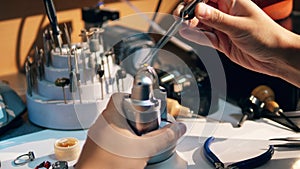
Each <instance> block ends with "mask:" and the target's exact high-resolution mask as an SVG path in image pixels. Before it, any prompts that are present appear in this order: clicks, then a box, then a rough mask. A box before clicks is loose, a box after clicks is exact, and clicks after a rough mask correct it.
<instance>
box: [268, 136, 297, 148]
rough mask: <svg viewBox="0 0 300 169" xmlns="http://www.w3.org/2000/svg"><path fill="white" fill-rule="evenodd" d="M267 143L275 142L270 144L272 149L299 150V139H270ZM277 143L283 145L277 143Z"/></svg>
mask: <svg viewBox="0 0 300 169" xmlns="http://www.w3.org/2000/svg"><path fill="white" fill-rule="evenodd" d="M269 141H271V142H274V141H275V142H276V143H275V144H272V145H273V146H274V147H286V148H300V137H283V138H271V139H269ZM279 141H280V142H281V141H282V142H284V143H278V142H279Z"/></svg>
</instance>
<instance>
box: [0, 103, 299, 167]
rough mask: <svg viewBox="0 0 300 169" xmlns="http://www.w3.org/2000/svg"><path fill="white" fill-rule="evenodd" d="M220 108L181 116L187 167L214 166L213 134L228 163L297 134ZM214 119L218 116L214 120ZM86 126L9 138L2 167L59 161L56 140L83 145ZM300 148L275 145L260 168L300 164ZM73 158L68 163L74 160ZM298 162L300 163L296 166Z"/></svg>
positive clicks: (1, 146) (1, 152)
mask: <svg viewBox="0 0 300 169" xmlns="http://www.w3.org/2000/svg"><path fill="white" fill-rule="evenodd" d="M219 104H220V105H221V106H220V109H219V110H218V111H217V112H216V113H213V114H212V115H211V116H209V119H210V120H208V119H204V118H203V119H178V121H182V122H183V123H185V124H186V126H187V132H186V134H185V135H184V137H182V138H181V139H180V140H179V141H178V145H177V149H176V150H177V151H176V152H177V153H176V154H177V155H178V157H179V158H180V159H181V160H183V161H185V162H186V163H187V168H188V169H196V168H197V169H198V168H205V169H208V168H213V166H212V165H210V164H209V163H208V162H207V161H206V160H205V159H204V156H203V155H202V146H203V142H204V141H205V139H206V138H207V137H210V136H214V137H216V141H215V142H214V143H213V144H212V146H211V148H212V150H213V152H215V153H216V154H217V155H218V157H219V158H220V159H221V160H222V161H223V162H224V163H225V164H228V163H232V162H236V161H240V160H243V159H247V158H250V157H254V156H257V155H258V154H261V153H262V152H264V151H265V150H266V149H267V148H268V145H269V141H268V139H270V138H278V137H287V136H289V137H291V136H294V137H295V136H298V137H300V134H299V133H295V132H293V131H291V130H289V129H287V128H285V127H284V126H281V125H279V124H277V123H275V122H272V121H270V120H267V119H260V120H257V121H250V120H248V121H246V122H245V123H244V125H243V126H242V127H241V128H236V127H234V126H235V124H236V123H237V121H238V118H237V117H240V116H239V115H241V112H240V109H239V108H238V107H236V106H234V105H232V104H230V103H227V102H225V101H222V100H221V101H220V102H219ZM211 119H215V120H211ZM86 134H87V130H76V131H61V130H51V129H45V130H42V131H39V132H35V133H31V134H26V135H23V136H19V137H14V138H10V139H6V140H3V141H1V142H0V159H1V163H2V164H1V165H2V167H1V168H5V169H6V168H18V169H30V168H34V167H35V166H36V165H38V164H40V163H41V162H43V161H50V162H54V161H56V159H55V156H54V147H53V146H54V142H55V141H56V140H57V139H59V138H62V137H70V136H72V137H76V138H78V139H79V142H80V145H81V146H82V145H83V143H84V141H85V139H86ZM29 151H33V152H34V153H35V156H36V159H35V160H34V161H32V162H30V163H28V164H26V165H23V166H13V163H12V161H13V160H14V159H15V158H16V157H18V156H19V155H21V154H26V153H28V152H29ZM299 154H300V149H299V148H298V149H275V153H274V155H273V157H272V159H271V161H269V162H268V163H267V164H265V165H263V166H262V167H260V168H270V169H271V168H272V169H276V168H278V169H279V168H280V169H281V168H300V164H299V163H300V156H299ZM75 163H76V160H75V161H71V162H70V163H69V165H72V164H75ZM297 165H298V166H297Z"/></svg>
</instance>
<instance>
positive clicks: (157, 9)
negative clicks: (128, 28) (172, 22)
mask: <svg viewBox="0 0 300 169" xmlns="http://www.w3.org/2000/svg"><path fill="white" fill-rule="evenodd" d="M161 3H162V0H159V1H158V3H157V6H156V9H155V11H154V12H155V13H154V15H153V17H152V21H153V22H155V19H156V17H157V13H158V11H159V8H160V6H161ZM148 32H152V26H151V25H150V26H149V29H148Z"/></svg>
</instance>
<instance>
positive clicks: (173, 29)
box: [142, 0, 203, 64]
mask: <svg viewBox="0 0 300 169" xmlns="http://www.w3.org/2000/svg"><path fill="white" fill-rule="evenodd" d="M202 1H203V0H193V1H192V2H191V3H189V4H187V5H186V6H185V7H184V8H183V9H182V10H181V12H180V15H179V18H177V19H176V21H175V22H174V23H173V24H172V25H171V26H170V27H169V29H168V30H167V32H166V33H165V34H164V35H163V37H162V38H161V39H159V41H158V42H157V43H156V44H155V46H154V48H153V50H151V51H150V52H149V53H148V55H147V56H146V57H145V58H144V59H143V61H142V63H143V64H144V63H148V62H149V61H150V60H151V59H152V57H153V56H155V55H156V54H157V52H158V50H159V49H161V48H162V47H164V46H165V44H166V43H167V42H168V41H169V40H170V38H171V37H172V36H174V35H175V34H176V33H177V32H178V30H179V28H180V26H181V24H182V23H183V21H185V20H191V19H193V18H194V17H195V8H196V5H197V4H198V3H200V2H202Z"/></svg>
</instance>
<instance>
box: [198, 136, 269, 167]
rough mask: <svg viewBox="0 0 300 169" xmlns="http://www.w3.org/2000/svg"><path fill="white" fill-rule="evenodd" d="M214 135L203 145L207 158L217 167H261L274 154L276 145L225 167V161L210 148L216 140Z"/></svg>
mask: <svg viewBox="0 0 300 169" xmlns="http://www.w3.org/2000/svg"><path fill="white" fill-rule="evenodd" d="M214 139H215V138H214V137H209V138H208V139H207V140H206V141H205V143H204V147H203V153H204V156H205V158H206V159H207V160H208V161H209V162H210V163H211V164H212V165H214V167H215V168H216V169H251V168H256V167H259V166H261V165H263V164H265V163H266V162H268V161H269V160H270V159H271V158H272V156H273V154H274V146H272V145H270V146H269V149H268V150H267V151H266V152H264V153H263V154H261V155H259V156H257V157H253V158H250V159H246V160H243V161H239V162H236V163H233V164H230V165H228V166H226V167H225V165H224V163H223V162H222V161H221V160H220V159H219V158H218V157H217V156H216V155H215V154H214V153H213V152H212V151H211V150H210V148H209V146H210V144H211V143H212V142H213V141H214Z"/></svg>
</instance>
